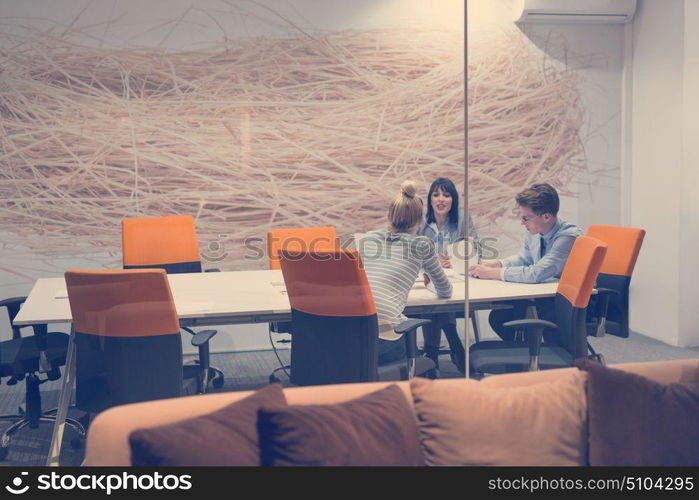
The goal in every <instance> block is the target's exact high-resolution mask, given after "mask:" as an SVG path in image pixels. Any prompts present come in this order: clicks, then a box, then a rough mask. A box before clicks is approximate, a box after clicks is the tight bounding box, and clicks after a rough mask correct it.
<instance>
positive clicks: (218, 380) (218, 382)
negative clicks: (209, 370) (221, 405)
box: [211, 377, 223, 389]
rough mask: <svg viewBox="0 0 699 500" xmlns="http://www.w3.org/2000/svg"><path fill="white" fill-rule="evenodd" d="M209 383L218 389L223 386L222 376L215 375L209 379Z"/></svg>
mask: <svg viewBox="0 0 699 500" xmlns="http://www.w3.org/2000/svg"><path fill="white" fill-rule="evenodd" d="M211 385H212V386H213V387H214V389H220V388H221V387H223V377H216V378H215V379H213V380H212V381H211Z"/></svg>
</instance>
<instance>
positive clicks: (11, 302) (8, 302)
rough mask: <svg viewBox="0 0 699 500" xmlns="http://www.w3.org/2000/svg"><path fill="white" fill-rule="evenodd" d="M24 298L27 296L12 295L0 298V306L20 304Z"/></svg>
mask: <svg viewBox="0 0 699 500" xmlns="http://www.w3.org/2000/svg"><path fill="white" fill-rule="evenodd" d="M25 300H27V297H12V298H9V299H4V300H0V307H8V306H13V305H15V304H17V305H20V304H22V302H24V301H25Z"/></svg>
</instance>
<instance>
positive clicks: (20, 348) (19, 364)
mask: <svg viewBox="0 0 699 500" xmlns="http://www.w3.org/2000/svg"><path fill="white" fill-rule="evenodd" d="M68 338H69V337H68V335H67V334H65V333H60V332H49V333H48V334H47V337H46V344H47V346H46V347H47V349H46V357H47V359H48V360H49V361H50V362H51V364H52V365H54V366H63V365H65V362H66V351H67V348H68ZM36 371H39V350H38V349H37V346H36V339H35V338H34V337H33V336H31V337H22V338H18V339H12V340H7V341H4V342H2V344H0V377H7V376H10V375H18V374H23V373H32V372H36Z"/></svg>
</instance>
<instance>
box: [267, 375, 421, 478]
mask: <svg viewBox="0 0 699 500" xmlns="http://www.w3.org/2000/svg"><path fill="white" fill-rule="evenodd" d="M258 428H259V432H260V452H261V456H262V463H263V465H424V461H423V459H422V453H421V451H420V443H419V442H418V436H417V427H416V425H415V416H414V415H413V412H412V410H411V409H410V406H409V403H408V401H407V400H406V399H405V396H404V393H403V391H402V390H401V389H399V388H398V387H397V386H396V385H391V386H388V387H386V388H385V389H381V390H379V391H376V392H372V393H371V394H367V395H366V396H362V397H361V398H358V399H353V400H351V401H347V402H345V403H340V404H336V405H307V406H286V407H284V406H281V407H279V406H276V407H271V406H270V407H264V408H261V409H260V411H259V421H258Z"/></svg>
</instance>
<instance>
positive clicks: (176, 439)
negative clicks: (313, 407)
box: [129, 384, 286, 466]
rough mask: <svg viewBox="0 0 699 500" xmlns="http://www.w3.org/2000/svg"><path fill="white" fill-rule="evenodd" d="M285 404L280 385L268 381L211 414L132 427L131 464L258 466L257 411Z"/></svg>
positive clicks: (130, 436)
mask: <svg viewBox="0 0 699 500" xmlns="http://www.w3.org/2000/svg"><path fill="white" fill-rule="evenodd" d="M192 402H193V403H195V402H196V399H193V400H192ZM285 404H286V399H285V397H284V392H282V388H281V386H280V385H279V384H272V385H268V386H266V387H264V388H263V389H260V390H259V391H257V392H255V393H254V394H251V395H250V396H248V397H246V398H244V399H241V400H239V401H236V402H235V403H233V404H230V405H228V406H226V407H225V408H221V409H220V410H217V411H215V412H213V413H209V414H207V415H202V416H200V417H196V418H190V419H188V420H182V421H180V422H175V423H173V424H168V425H163V426H161V427H153V428H150V429H139V430H135V431H133V432H132V433H131V434H130V435H129V444H130V445H131V463H132V464H133V465H181V466H188V465H250V466H255V465H258V466H259V465H260V448H259V444H258V443H259V441H258V438H257V410H258V409H259V408H260V406H262V405H279V406H282V405H285Z"/></svg>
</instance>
